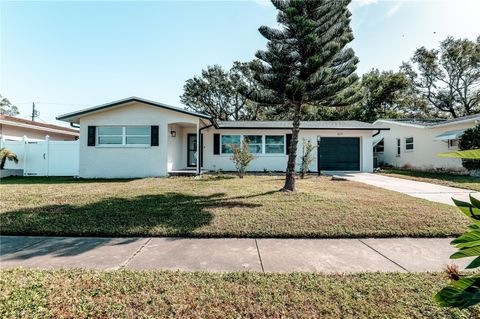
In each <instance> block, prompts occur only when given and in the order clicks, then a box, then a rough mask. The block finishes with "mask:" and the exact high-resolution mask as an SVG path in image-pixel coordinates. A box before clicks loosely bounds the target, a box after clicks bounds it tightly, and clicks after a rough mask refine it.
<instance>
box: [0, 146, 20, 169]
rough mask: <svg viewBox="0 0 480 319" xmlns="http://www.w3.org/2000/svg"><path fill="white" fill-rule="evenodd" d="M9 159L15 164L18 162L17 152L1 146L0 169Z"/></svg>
mask: <svg viewBox="0 0 480 319" xmlns="http://www.w3.org/2000/svg"><path fill="white" fill-rule="evenodd" d="M7 160H9V161H13V162H14V163H15V164H17V163H18V157H17V154H15V153H14V152H12V151H10V150H9V149H8V148H5V147H2V148H0V169H4V167H5V163H6V162H7Z"/></svg>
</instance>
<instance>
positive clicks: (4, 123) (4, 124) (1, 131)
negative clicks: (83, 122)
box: [0, 115, 79, 142]
mask: <svg viewBox="0 0 480 319" xmlns="http://www.w3.org/2000/svg"><path fill="white" fill-rule="evenodd" d="M47 135H48V137H49V139H50V140H52V141H74V140H76V139H78V136H79V131H78V130H75V129H70V128H66V127H63V126H59V125H53V124H47V123H40V122H35V121H29V120H24V119H21V118H18V117H13V116H8V115H0V139H2V140H4V141H20V140H22V139H23V138H24V136H26V138H27V140H28V141H31V142H35V141H43V140H45V137H46V136H47Z"/></svg>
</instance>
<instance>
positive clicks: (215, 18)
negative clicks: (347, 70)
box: [0, 0, 480, 126]
mask: <svg viewBox="0 0 480 319" xmlns="http://www.w3.org/2000/svg"><path fill="white" fill-rule="evenodd" d="M350 10H351V11H352V22H351V26H352V29H353V32H354V36H355V40H354V41H353V42H352V43H351V46H352V47H353V48H354V50H355V52H356V54H357V56H358V57H359V59H360V63H359V66H358V70H357V72H358V73H359V74H363V73H365V72H367V71H369V70H371V69H372V68H378V69H380V70H397V69H398V67H399V66H400V64H401V63H402V61H407V60H408V59H409V58H410V57H411V56H412V54H413V52H414V50H415V49H416V48H418V47H420V46H426V47H427V48H435V47H437V46H438V43H439V42H440V41H441V40H443V39H444V38H446V37H447V36H449V35H451V36H454V37H457V38H459V37H461V38H469V39H472V40H473V39H475V38H476V37H477V36H478V35H480V0H420V1H414V0H409V1H386V0H354V1H353V2H352V4H351V5H350ZM275 18H276V11H275V9H274V7H273V6H272V5H271V4H270V2H269V1H268V0H249V1H247V0H245V1H234V0H224V1H148V2H141V1H134V2H126V1H105V2H95V1H83V2H73V1H52V2H42V1H33V2H25V1H4V0H0V94H1V95H3V96H4V97H7V98H8V99H9V100H10V101H11V102H13V103H14V104H15V105H17V106H18V107H19V109H20V115H19V116H20V117H22V118H28V117H29V114H30V113H31V105H32V102H35V104H36V106H37V108H38V109H39V111H40V116H39V118H38V119H37V120H38V121H44V122H49V123H55V124H60V125H65V126H67V125H68V123H64V122H60V121H56V120H55V117H56V116H58V115H61V114H64V113H68V112H72V111H76V110H79V109H82V108H86V107H90V106H95V105H99V104H104V103H108V102H112V101H115V100H119V99H123V98H126V97H130V96H138V97H142V98H146V99H150V100H154V101H158V102H163V103H166V104H170V105H174V106H179V107H183V105H182V104H181V102H180V98H179V96H180V95H181V94H182V91H183V84H184V83H185V81H186V80H187V79H189V78H191V77H193V76H194V75H198V74H200V73H201V70H202V69H204V68H206V66H208V65H213V64H219V65H221V66H223V67H225V68H230V67H231V65H232V63H233V61H235V60H238V61H249V60H252V59H253V58H254V54H255V52H256V51H257V50H259V49H264V48H265V44H266V40H265V39H264V38H263V37H262V36H261V35H260V34H259V33H258V27H259V26H261V25H268V26H276V25H277V24H276V19H275Z"/></svg>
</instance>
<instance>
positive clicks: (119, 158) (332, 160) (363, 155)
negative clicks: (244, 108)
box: [57, 97, 388, 178]
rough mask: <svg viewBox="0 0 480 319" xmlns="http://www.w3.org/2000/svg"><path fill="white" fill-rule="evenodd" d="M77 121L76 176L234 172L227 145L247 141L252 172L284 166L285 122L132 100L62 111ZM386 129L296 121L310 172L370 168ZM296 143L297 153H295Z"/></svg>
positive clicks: (287, 140) (288, 131)
mask: <svg viewBox="0 0 480 319" xmlns="http://www.w3.org/2000/svg"><path fill="white" fill-rule="evenodd" d="M57 119H59V120H62V121H66V122H70V123H74V124H77V125H80V152H79V154H80V155H79V156H80V158H79V176H80V177H84V178H122V177H123V178H130V177H148V176H167V175H169V174H175V172H179V171H182V172H185V171H190V172H193V173H197V174H198V173H200V172H201V171H219V170H222V171H233V170H235V167H234V164H233V162H232V161H231V160H230V157H231V149H230V148H229V147H228V146H227V145H229V144H239V143H240V141H241V140H242V139H247V140H248V141H249V145H250V151H251V152H252V153H255V155H256V157H257V158H256V159H255V160H253V162H252V163H251V165H250V168H249V169H250V170H251V171H285V169H286V166H287V152H288V146H289V143H290V138H291V122H288V121H229V122H221V121H216V120H215V119H213V118H211V117H210V116H208V115H205V114H199V113H195V112H190V111H187V110H184V109H181V108H176V107H172V106H169V105H165V104H163V103H158V102H153V101H149V100H145V99H141V98H137V97H131V98H127V99H124V100H120V101H115V102H112V103H107V104H104V105H100V106H96V107H92V108H88V109H84V110H80V111H78V112H73V113H69V114H64V115H61V116H59V117H57ZM382 130H388V128H386V127H380V126H378V127H377V126H376V125H372V124H369V123H363V122H358V121H314V122H313V121H312V122H302V123H301V129H300V136H299V140H300V142H299V143H301V141H302V139H309V140H310V141H311V142H312V143H314V145H317V144H318V149H317V152H315V158H316V160H315V161H314V163H313V164H312V165H311V167H310V170H311V171H312V172H318V171H319V170H322V171H325V170H329V171H362V172H371V171H372V170H373V150H372V143H373V136H375V135H378V134H379V132H380V131H382ZM301 152H302V150H301V145H299V154H301Z"/></svg>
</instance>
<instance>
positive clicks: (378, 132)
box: [372, 130, 381, 137]
mask: <svg viewBox="0 0 480 319" xmlns="http://www.w3.org/2000/svg"><path fill="white" fill-rule="evenodd" d="M380 132H381V130H377V133H375V134H373V135H372V137H375V136H377V135H378V134H380Z"/></svg>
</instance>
